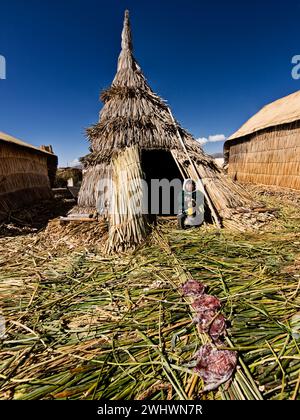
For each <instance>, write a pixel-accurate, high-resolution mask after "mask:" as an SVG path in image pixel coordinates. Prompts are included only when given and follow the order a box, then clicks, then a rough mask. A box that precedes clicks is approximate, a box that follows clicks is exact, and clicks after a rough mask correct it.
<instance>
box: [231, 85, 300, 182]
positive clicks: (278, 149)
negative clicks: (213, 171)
mask: <svg viewBox="0 0 300 420" xmlns="http://www.w3.org/2000/svg"><path fill="white" fill-rule="evenodd" d="M299 109H300V91H298V92H296V93H294V94H292V95H289V96H287V97H285V98H281V99H279V100H278V101H275V102H273V103H271V104H269V105H267V106H266V107H264V108H263V109H262V110H261V111H260V112H258V113H257V114H256V115H254V116H253V117H252V118H250V120H249V121H247V122H246V123H245V124H244V125H243V126H242V127H241V128H240V129H239V130H238V131H237V132H236V133H235V134H233V135H232V136H231V137H230V138H229V140H228V141H227V142H226V143H225V146H224V151H225V162H226V163H228V173H229V175H230V176H231V177H232V178H234V179H236V180H238V181H241V182H244V183H247V182H249V183H254V184H264V185H275V186H276V185H277V186H281V187H288V188H293V189H297V190H299V189H300V141H299V138H300V113H299Z"/></svg>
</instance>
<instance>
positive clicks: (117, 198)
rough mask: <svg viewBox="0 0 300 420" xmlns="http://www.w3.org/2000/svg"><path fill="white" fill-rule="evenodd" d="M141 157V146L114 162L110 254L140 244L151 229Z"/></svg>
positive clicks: (124, 152) (123, 154) (125, 153)
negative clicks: (144, 195) (147, 213)
mask: <svg viewBox="0 0 300 420" xmlns="http://www.w3.org/2000/svg"><path fill="white" fill-rule="evenodd" d="M139 159H140V158H139V152H138V149H137V147H130V148H127V149H125V150H124V151H123V152H122V153H120V154H119V155H118V157H117V158H116V159H114V160H113V162H112V191H111V202H110V209H109V225H110V229H109V238H108V244H107V251H108V252H109V253H110V252H114V251H116V252H122V251H125V250H126V249H128V248H131V247H133V246H136V245H138V244H140V243H141V242H142V241H143V240H144V239H145V237H146V234H147V231H148V229H147V219H146V217H145V215H144V214H143V185H142V177H143V174H142V170H141V166H140V160H139Z"/></svg>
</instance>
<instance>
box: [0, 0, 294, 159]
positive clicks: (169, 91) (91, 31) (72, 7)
mask: <svg viewBox="0 0 300 420" xmlns="http://www.w3.org/2000/svg"><path fill="white" fill-rule="evenodd" d="M125 8H128V9H129V10H130V14H131V23H132V29H133V36H134V49H135V56H136V58H137V60H138V62H139V63H140V65H141V67H142V69H143V71H144V74H145V75H146V77H147V79H148V81H149V83H150V85H151V86H152V88H153V89H154V90H155V91H156V92H157V93H158V94H160V95H161V96H162V97H163V98H165V99H167V100H168V102H169V104H170V105H171V107H172V109H173V112H174V115H175V117H176V118H177V119H178V120H179V121H180V122H181V123H182V125H183V126H184V127H185V128H187V129H188V130H189V131H191V132H192V133H193V134H194V135H195V136H196V137H207V136H209V135H215V134H225V136H228V135H230V134H231V133H232V132H234V131H235V130H236V129H237V128H239V127H240V126H241V125H242V124H243V123H244V122H245V120H246V119H248V118H249V117H250V116H251V115H253V114H254V113H255V112H256V111H258V109H259V108H260V107H262V106H263V105H265V104H266V103H268V102H270V101H272V100H275V99H277V98H279V97H281V96H284V95H286V94H288V93H291V92H294V91H296V90H299V89H300V80H298V81H296V80H293V79H292V77H291V70H292V67H293V66H292V64H291V59H292V57H293V56H294V55H296V54H300V42H299V41H300V39H299V38H300V33H299V16H300V0H298V1H296V0H295V1H293V0H286V1H263V0H262V1H256V0H251V1H248V2H247V1H245V2H242V1H239V2H238V1H230V0H228V1H221V0H217V1H216V0H213V1H210V2H208V1H205V2H204V1H200V0H198V1H197V0H151V1H150V0H149V1H146V0H127V1H123V0H109V1H104V0H51V1H50V0H43V1H40V0H26V1H24V0H3V1H1V10H0V13H1V24H0V55H3V56H5V58H6V62H7V79H6V80H0V99H1V104H0V131H5V132H8V133H10V134H12V135H15V136H17V137H20V138H22V139H24V140H26V141H28V142H30V143H33V144H36V145H40V144H52V145H53V147H54V150H55V152H56V153H57V154H58V155H59V161H60V164H61V165H66V164H67V163H68V162H69V163H70V162H71V161H73V160H74V159H76V158H77V157H79V156H82V155H85V154H86V153H87V150H88V143H87V140H86V139H85V135H84V130H85V127H87V126H89V125H90V124H92V123H95V122H96V121H97V119H98V112H99V110H100V108H101V106H102V105H101V103H100V102H99V101H98V98H99V92H100V90H101V89H103V88H106V87H108V86H109V85H110V83H111V81H112V78H113V77H114V74H115V71H116V63H117V57H118V54H119V51H120V33H121V28H122V21H123V13H124V9H125ZM205 147H206V149H207V150H208V151H209V152H215V151H219V150H221V149H222V142H216V143H210V144H209V145H206V146H205Z"/></svg>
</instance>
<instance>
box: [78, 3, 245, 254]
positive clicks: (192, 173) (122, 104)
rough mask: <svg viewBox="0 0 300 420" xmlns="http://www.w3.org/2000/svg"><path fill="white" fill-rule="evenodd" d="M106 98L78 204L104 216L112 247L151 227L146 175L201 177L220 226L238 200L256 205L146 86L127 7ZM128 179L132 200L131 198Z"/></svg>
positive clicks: (136, 239)
mask: <svg viewBox="0 0 300 420" xmlns="http://www.w3.org/2000/svg"><path fill="white" fill-rule="evenodd" d="M101 100H102V101H103V102H104V107H103V109H102V110H101V112H100V117H99V122H98V123H97V124H95V125H94V126H92V127H90V128H88V130H87V135H88V139H89V142H90V150H91V153H90V154H89V155H87V156H86V157H84V158H83V159H82V160H81V161H82V163H83V166H84V170H83V181H82V186H81V190H80V193H79V200H78V204H79V212H82V213H90V212H91V213H93V212H94V211H95V209H97V211H98V213H100V215H103V216H107V218H108V222H109V240H108V250H109V251H122V250H124V249H126V248H128V247H130V246H132V245H135V244H138V243H140V242H141V241H142V239H143V238H144V237H145V236H146V234H147V226H148V221H149V219H151V217H150V216H149V214H143V212H142V211H140V210H139V209H138V207H139V203H141V202H142V201H143V194H144V192H143V186H142V182H141V179H146V180H147V181H149V180H151V179H163V178H166V179H169V180H171V179H174V178H180V179H183V178H187V177H191V178H193V179H194V180H195V181H198V180H199V178H200V179H201V182H202V183H203V192H204V195H205V201H206V206H207V209H208V211H209V212H210V214H211V216H212V219H213V220H214V222H215V223H216V224H218V225H219V226H220V225H221V224H224V223H225V222H226V221H229V220H231V221H232V211H231V210H232V209H233V208H235V207H238V206H251V205H253V203H252V201H251V199H250V198H249V197H248V195H247V194H246V193H245V191H244V190H243V189H242V188H241V187H240V186H239V185H237V184H235V183H234V182H233V181H232V180H230V179H228V178H226V176H225V175H224V173H223V172H222V170H221V169H220V168H218V167H217V165H216V164H215V162H214V160H213V159H212V158H211V157H209V156H207V155H205V154H204V152H203V150H202V149H201V147H200V145H199V144H198V142H197V141H196V140H195V139H194V138H193V137H192V135H191V134H189V133H188V132H187V131H186V130H184V129H183V128H182V127H181V126H180V125H179V123H178V122H176V121H175V120H174V118H173V116H172V113H171V111H170V109H169V108H168V106H167V104H166V103H165V102H164V101H163V100H162V99H160V97H159V96H157V95H156V94H155V93H154V92H153V91H152V89H151V88H150V87H149V85H148V83H147V81H146V79H145V77H144V75H143V73H142V71H141V68H140V66H139V65H138V64H137V62H136V60H135V58H134V56H133V47H132V38H131V30H130V24H129V13H128V11H126V12H125V19H124V27H123V32H122V50H121V53H120V56H119V60H118V69H117V74H116V76H115V78H114V80H113V82H112V85H111V87H110V88H109V89H107V90H105V91H104V92H102V94H101ZM103 178H106V179H109V180H112V181H113V185H114V188H113V189H112V190H110V189H107V190H106V191H101V190H100V189H99V181H100V180H101V179H103ZM130 184H131V185H132V184H133V185H134V196H135V198H136V200H135V201H134V200H130V198H131V197H132V193H133V192H132V191H131V190H130V188H129V186H130ZM108 203H109V211H108V212H107V204H108ZM76 211H77V212H78V208H77V209H76Z"/></svg>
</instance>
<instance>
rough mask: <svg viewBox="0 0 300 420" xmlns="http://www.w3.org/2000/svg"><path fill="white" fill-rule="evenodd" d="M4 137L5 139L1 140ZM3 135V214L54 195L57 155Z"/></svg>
mask: <svg viewBox="0 0 300 420" xmlns="http://www.w3.org/2000/svg"><path fill="white" fill-rule="evenodd" d="M2 137H3V140H2ZM8 138H9V141H8V140H6V138H4V135H2V134H1V137H0V143H1V147H0V217H1V218H5V217H6V216H7V214H9V212H10V211H12V210H14V209H16V208H22V207H25V206H27V205H30V204H33V203H36V202H39V201H41V200H47V199H49V198H51V197H52V192H51V188H50V180H49V178H50V177H51V179H52V178H53V175H54V174H55V171H56V165H57V157H56V156H55V155H51V154H50V153H48V152H44V151H41V150H39V149H37V148H35V147H31V146H30V145H29V146H28V147H26V146H25V145H26V143H23V142H21V144H19V142H18V140H16V142H13V138H12V137H8Z"/></svg>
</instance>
